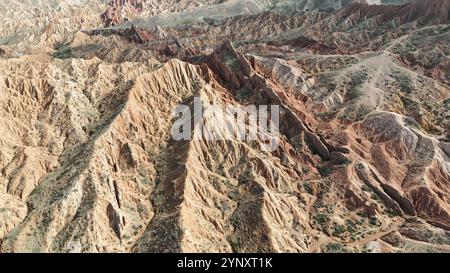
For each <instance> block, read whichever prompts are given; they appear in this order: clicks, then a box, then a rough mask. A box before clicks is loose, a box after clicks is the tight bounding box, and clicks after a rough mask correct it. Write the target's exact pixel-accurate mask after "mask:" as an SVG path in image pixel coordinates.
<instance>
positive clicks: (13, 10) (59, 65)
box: [0, 0, 450, 252]
mask: <svg viewBox="0 0 450 273" xmlns="http://www.w3.org/2000/svg"><path fill="white" fill-rule="evenodd" d="M0 14H2V16H1V17H0V71H1V73H0V252H449V251H450V143H449V141H450V59H449V53H450V31H449V30H450V24H449V16H450V0H420V1H351V0H342V1H337V0H328V1H313V0H307V1H306V0H305V1H302V0H297V1H294V0H291V1H287V0H113V1H109V0H108V1H107V0H103V1H94V0H65V1H56V0H54V1H53V0H33V1H31V0H20V1H16V0H2V1H0ZM193 97H199V98H201V99H202V100H204V101H214V102H215V103H216V104H217V105H219V107H224V108H225V107H226V106H227V105H250V104H251V105H267V104H278V105H280V107H281V112H280V120H281V124H280V133H281V142H280V145H279V147H278V149H277V150H275V151H273V152H267V151H263V150H261V149H260V148H259V147H260V145H258V144H259V143H258V141H252V142H245V141H237V140H236V141H206V140H205V141H202V140H192V141H189V140H186V141H174V140H173V139H171V136H170V129H171V126H172V123H173V122H174V120H173V118H172V117H171V111H172V109H173V108H174V107H175V106H176V105H178V104H185V105H190V104H192V98H193Z"/></svg>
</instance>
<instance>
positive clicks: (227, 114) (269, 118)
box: [171, 97, 280, 151]
mask: <svg viewBox="0 0 450 273" xmlns="http://www.w3.org/2000/svg"><path fill="white" fill-rule="evenodd" d="M172 118H174V119H175V121H174V123H173V125H172V129H171V135H172V138H173V139H174V140H176V141H181V140H206V141H220V140H238V141H245V142H251V141H257V143H259V145H260V146H261V149H262V150H265V151H274V150H276V149H277V147H278V144H279V125H280V122H279V121H280V107H279V105H258V106H256V105H246V106H236V105H228V106H226V107H220V106H218V105H217V104H211V103H204V102H203V101H202V99H201V98H198V97H195V98H194V101H193V107H190V106H188V105H178V106H176V107H175V108H174V109H173V111H172Z"/></svg>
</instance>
